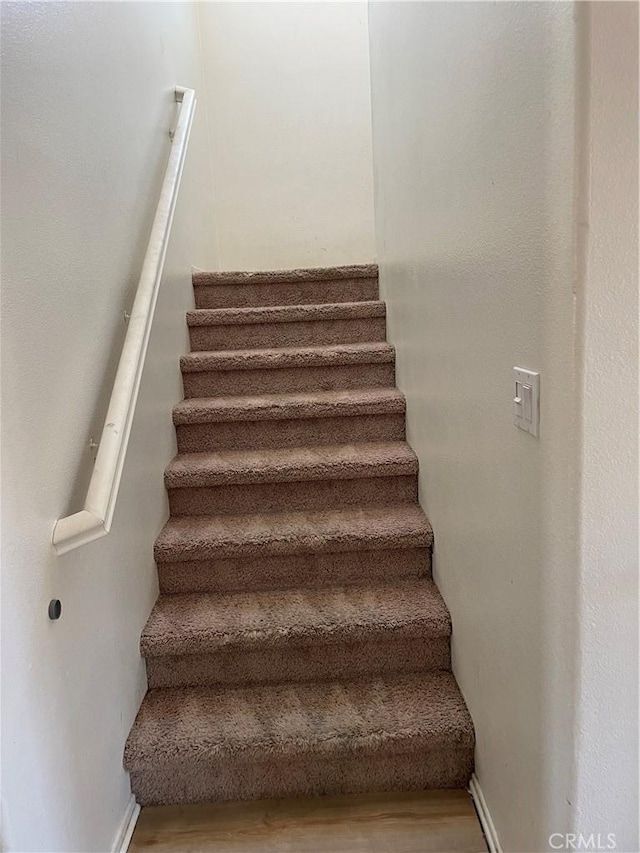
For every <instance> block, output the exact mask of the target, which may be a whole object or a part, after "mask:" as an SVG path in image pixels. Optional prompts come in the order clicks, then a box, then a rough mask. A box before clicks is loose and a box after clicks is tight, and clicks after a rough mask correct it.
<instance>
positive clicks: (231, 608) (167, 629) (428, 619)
mask: <svg viewBox="0 0 640 853" xmlns="http://www.w3.org/2000/svg"><path fill="white" fill-rule="evenodd" d="M450 632H451V623H450V618H449V612H448V610H447V608H446V605H445V603H444V601H443V600H442V597H441V595H440V593H439V591H438V589H437V587H436V585H435V584H434V583H433V581H431V580H426V579H414V580H411V581H404V582H398V583H395V584H388V583H387V584H378V585H376V586H373V585H372V586H367V587H364V586H363V587H330V588H328V589H322V588H321V589H288V590H269V591H263V592H242V593H234V594H228V595H215V594H212V593H191V594H183V595H161V596H160V598H159V599H158V601H157V602H156V604H155V607H154V608H153V611H152V613H151V615H150V617H149V620H148V622H147V624H146V626H145V628H144V631H143V634H142V640H141V644H140V647H141V650H142V654H143V655H145V656H146V657H150V656H153V655H185V654H197V653H199V654H202V653H204V652H208V651H213V650H215V649H219V648H221V647H223V646H229V645H243V646H250V647H255V646H258V645H264V644H267V645H269V646H274V645H282V644H284V643H291V642H293V643H295V644H297V645H309V644H314V645H316V644H318V643H331V642H341V641H348V642H357V641H361V640H363V639H368V638H369V639H370V638H371V637H372V635H373V634H378V635H380V634H382V635H383V636H388V635H389V634H394V635H399V634H400V633H402V636H411V637H417V636H419V637H448V636H449V634H450Z"/></svg>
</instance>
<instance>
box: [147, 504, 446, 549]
mask: <svg viewBox="0 0 640 853" xmlns="http://www.w3.org/2000/svg"><path fill="white" fill-rule="evenodd" d="M432 544H433V532H432V530H431V525H430V524H429V522H428V521H427V517H426V516H425V514H424V513H423V511H422V510H421V509H420V507H419V506H418V505H417V504H416V505H412V504H408V505H402V504H401V505H400V506H389V507H375V508H370V509H348V510H327V511H324V512H291V513H278V514H275V513H274V514H266V515H227V516H194V517H187V518H170V519H169V520H168V521H167V523H166V524H165V526H164V528H163V529H162V531H161V532H160V534H159V536H158V538H157V539H156V542H155V548H154V554H155V558H156V561H157V562H159V563H167V562H172V563H175V562H180V561H184V560H189V561H193V560H209V559H224V558H228V557H247V556H250V555H251V556H257V555H259V556H260V557H270V556H287V555H289V554H318V553H329V552H331V553H335V552H342V551H373V550H375V549H378V548H381V549H385V550H394V549H401V548H429V547H431V545H432Z"/></svg>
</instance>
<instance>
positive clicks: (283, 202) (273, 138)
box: [199, 2, 375, 269]
mask: <svg viewBox="0 0 640 853" xmlns="http://www.w3.org/2000/svg"><path fill="white" fill-rule="evenodd" d="M199 14H200V25H201V35H202V49H203V55H204V63H205V73H206V82H207V93H208V104H209V115H210V129H211V145H212V151H213V162H214V184H215V198H216V232H217V247H218V255H219V264H220V267H221V268H222V269H274V268H276V269H277V268H290V267H299V266H329V265H331V264H345V263H347V264H348V263H364V262H370V261H372V260H373V259H374V255H375V250H374V226H373V189H372V183H373V177H372V163H371V112H370V98H369V57H368V50H369V44H368V35H367V7H366V3H365V2H355V3H323V2H316V3H306V2H293V3H271V2H269V3H233V2H222V3H211V2H209V3H200V4H199Z"/></svg>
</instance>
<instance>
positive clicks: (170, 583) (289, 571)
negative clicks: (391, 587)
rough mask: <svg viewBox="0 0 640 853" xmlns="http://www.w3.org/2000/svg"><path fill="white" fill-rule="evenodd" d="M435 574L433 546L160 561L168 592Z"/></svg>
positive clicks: (239, 589)
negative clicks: (432, 560)
mask: <svg viewBox="0 0 640 853" xmlns="http://www.w3.org/2000/svg"><path fill="white" fill-rule="evenodd" d="M430 576H431V551H430V549H429V548H399V549H393V550H383V549H381V550H374V551H344V552H336V553H330V554H292V555H288V556H275V557H269V556H264V557H253V556H248V557H235V558H226V559H219V560H190V561H185V562H175V563H158V577H159V580H160V592H161V593H163V594H167V595H172V594H180V593H183V592H214V593H229V592H254V591H255V592H258V591H261V590H267V589H293V588H296V587H301V588H309V589H314V588H315V589H317V588H319V587H330V586H350V585H354V586H364V585H366V584H375V583H376V581H389V582H391V581H392V580H394V579H397V580H402V579H405V578H406V579H408V578H416V577H430Z"/></svg>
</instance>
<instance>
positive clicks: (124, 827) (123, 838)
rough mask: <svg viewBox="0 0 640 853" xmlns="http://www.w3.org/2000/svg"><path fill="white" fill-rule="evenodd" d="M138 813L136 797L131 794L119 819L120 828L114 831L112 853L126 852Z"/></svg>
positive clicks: (138, 807)
mask: <svg viewBox="0 0 640 853" xmlns="http://www.w3.org/2000/svg"><path fill="white" fill-rule="evenodd" d="M139 814H140V806H139V805H138V804H137V803H136V798H135V797H134V796H133V794H131V799H130V800H129V802H128V803H127V807H126V809H125V810H124V814H123V816H122V820H121V821H120V828H119V829H118V832H117V833H116V837H115V840H114V842H113V847H112V848H111V850H112V853H127V850H128V848H129V843H130V841H131V836H132V835H133V830H134V829H135V828H136V823H137V821H138V815H139Z"/></svg>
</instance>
